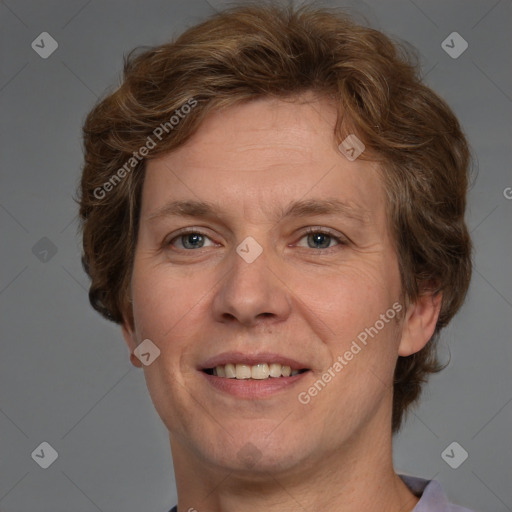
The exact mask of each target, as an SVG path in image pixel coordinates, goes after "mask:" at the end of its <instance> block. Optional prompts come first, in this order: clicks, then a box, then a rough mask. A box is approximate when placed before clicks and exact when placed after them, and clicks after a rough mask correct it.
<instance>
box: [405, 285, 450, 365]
mask: <svg viewBox="0 0 512 512" xmlns="http://www.w3.org/2000/svg"><path fill="white" fill-rule="evenodd" d="M441 299H442V292H437V293H434V292H426V293H424V294H423V295H420V296H419V297H418V298H417V299H416V301H415V302H414V303H411V304H409V306H408V308H407V311H406V313H405V318H404V323H403V327H402V338H401V340H400V345H399V347H398V355H400V356H403V357H405V356H410V355H411V354H415V353H416V352H419V351H420V350H421V349H422V348H423V347H424V346H425V345H426V344H427V343H428V341H429V340H430V338H432V335H433V334H434V330H435V328H436V323H437V319H438V318H439V312H440V311H441Z"/></svg>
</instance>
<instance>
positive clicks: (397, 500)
mask: <svg viewBox="0 0 512 512" xmlns="http://www.w3.org/2000/svg"><path fill="white" fill-rule="evenodd" d="M377 427H380V428H377V429H370V430H374V431H373V432H365V433H364V434H360V435H357V436H354V438H353V439H350V440H348V441H347V442H345V443H344V444H343V446H340V447H339V448H338V449H336V450H329V451H328V452H325V453H321V454H319V455H318V456H316V457H310V458H309V459H304V460H303V461H301V463H300V465H298V467H294V468H293V469H287V470H286V471H273V472H272V473H270V472H269V471H266V470H263V469H262V470H258V468H257V467H256V466H255V467H254V468H253V471H250V472H241V471H234V470H227V469H225V468H220V467H218V466H215V465H214V464H211V463H208V462H207V461H204V460H199V458H198V457H197V456H196V455H195V454H194V453H193V452H192V451H191V450H189V449H187V448H186V447H185V446H184V445H183V444H181V443H180V442H179V441H178V440H177V439H175V438H173V436H172V435H171V438H170V439H171V449H172V454H173V462H174V467H175V473H176V484H177V491H178V512H187V511H189V510H197V511H198V512H202V511H208V512H221V511H222V512H235V511H239V510H244V512H256V511H261V510H265V511H266V512H277V511H279V512H288V511H289V512H292V511H293V512H295V511H297V510H308V511H309V510H312V511H313V510H322V511H323V512H360V511H361V510H365V511H366V512H394V511H397V510H400V511H402V512H409V511H411V510H413V508H414V507H415V505H416V503H417V502H418V498H416V497H415V496H414V495H413V494H412V493H411V492H410V490H409V489H408V488H407V487H406V486H405V484H404V483H403V482H402V480H401V479H400V478H399V477H398V476H397V475H396V474H395V472H394V470H393V465H392V442H391V441H392V440H391V432H390V431H389V433H385V434H383V432H382V430H383V429H382V423H380V425H379V424H377ZM368 439H370V440H371V442H368Z"/></svg>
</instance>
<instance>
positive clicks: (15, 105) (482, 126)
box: [0, 0, 512, 512]
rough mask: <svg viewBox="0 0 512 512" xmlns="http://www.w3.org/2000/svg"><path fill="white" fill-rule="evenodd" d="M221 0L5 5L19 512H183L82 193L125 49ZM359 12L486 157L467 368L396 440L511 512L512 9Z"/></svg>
mask: <svg viewBox="0 0 512 512" xmlns="http://www.w3.org/2000/svg"><path fill="white" fill-rule="evenodd" d="M222 4H223V2H221V1H214V0H209V2H206V1H205V0H187V1H186V2H184V1H173V2H171V1H159V0H151V1H120V0H115V1H114V0H108V1H100V0H92V1H87V0H73V1H69V0H68V1H64V0H52V1H49V0H47V1H45V2H38V1H24V0H16V1H15V0H9V1H4V2H1V3H0V26H1V28H0V30H1V45H0V52H1V54H0V62H1V70H0V102H1V109H2V116H1V122H0V129H1V134H0V151H1V158H0V162H1V176H2V186H1V189H0V225H1V233H2V244H1V246H2V260H1V274H0V308H1V315H2V329H1V357H0V432H1V435H0V454H1V458H0V509H1V510H2V511H4V512H18V511H19V512H42V511H51V512H59V511H67V512H69V511H71V510H72V511H73V512H82V511H83V512H94V511H98V510H99V511H104V512H108V511H115V512H120V511H123V512H132V511H133V512H135V511H139V512H140V511H141V510H144V511H146V512H150V511H155V512H157V511H159V512H164V511H167V510H168V509H169V508H170V507H171V505H173V504H174V503H175V500H176V494H175V487H174V478H173V469H172V462H171V457H170V449H169V445H168V438H167V432H166V430H165V427H164V426H163V424H162V423H161V421H160V419H159V418H158V416H157V414H156V412H155V411H154V409H153V406H152V403H151V400H150V398H149V395H148V393H147V391H146V387H145V382H144V378H143V371H142V370H139V369H136V368H134V367H132V366H131V364H130V363H129V359H128V350H127V348H126V346H125V344H124V342H123V341H122V338H121V333H120V329H119V328H118V327H117V326H116V325H114V324H110V323H109V322H107V321H105V320H103V319H102V318H101V317H100V316H99V315H97V314H96V313H95V312H94V311H93V310H92V308H91V307H90V306H89V303H88V300H87V288H88V281H87V279H86V276H85V275H84V273H83V271H82V269H81V264H80V242H79V238H78V237H77V235H76V227H77V222H76V205H75V203H74V202H73V200H72V195H73V193H74V190H75V187H76V185H77V182H78V179H79V176H80V167H81V159H82V153H81V145H80V144H81V143H80V129H81V124H82V122H83V120H84V116H85V115H86V113H87V112H88V111H89V110H90V108H91V107H92V106H93V104H94V103H95V101H96V100H97V98H98V97H99V96H100V95H103V94H104V93H105V92H106V91H107V90H111V89H112V88H113V87H114V86H116V85H117V84H118V80H119V72H120V70H121V66H122V56H123V54H125V53H127V52H128V51H129V50H130V49H132V48H133V47H135V46H138V45H153V44H160V43H163V42H166V41H167V40H169V39H170V38H171V37H172V36H173V35H175V34H177V33H178V32H180V31H181V30H183V29H184V28H186V27H189V26H191V25H193V24H195V23H197V22H198V21H200V20H202V19H203V18H204V17H205V16H206V15H208V14H209V13H212V12H213V10H214V9H219V8H221V7H222ZM331 4H332V5H342V4H341V2H337V3H336V2H331ZM343 5H348V7H349V10H350V11H351V12H355V13H361V14H363V15H364V16H366V17H367V19H368V20H369V22H370V23H371V24H372V25H373V26H374V27H376V28H379V29H381V30H383V31H385V32H386V33H388V34H390V35H392V36H394V37H396V38H400V39H404V40H406V41H409V42H410V43H412V44H413V45H414V46H416V47H417V48H418V49H419V51H420V54H421V57H422V65H423V70H424V71H423V72H424V75H425V77H426V81H427V83H428V84H429V85H430V86H432V87H433V88H434V89H435V90H436V91H437V92H438V93H440V94H441V96H443V97H444V98H445V99H446V100H447V101H448V102H449V104H450V105H451V106H452V107H453V109H454V110H455V112H456V114H457V115H458V116H459V118H460V120H461V122H462V124H463V126H464V128H465V131H466V133H467V135H468V137H469V140H470V142H471V145H472V147H473V151H474V154H475V170H474V173H473V174H474V185H473V187H472V189H471V192H470V196H469V209H468V215H467V219H468V223H469V226H470V229H471V231H472V236H473V239H474V244H475V256H474V262H475V270H474V278H473V281H472V285H471V289H470V293H469V297H468V300H467V302H466V304H465V305H464V307H463V309H462V310H461V312H460V313H459V314H458V316H457V317H456V318H455V320H454V321H453V323H452V324H451V326H450V327H449V328H448V329H447V330H446V331H445V332H444V336H443V337H442V343H441V351H442V353H443V354H444V355H445V356H446V357H448V351H450V353H451V362H450V364H449V366H448V368H447V369H446V370H445V371H444V372H443V373H441V374H439V375H437V376H435V377H434V378H432V379H431V382H430V384H429V386H428V388H426V390H425V393H424V396H423V400H422V403H421V405H420V406H419V407H418V408H417V409H416V410H415V411H414V413H413V414H411V415H410V417H409V420H408V422H407V424H406V426H405V427H404V429H403V431H402V432H401V433H400V434H399V435H398V436H397V438H396V441H395V463H396V468H397V470H398V471H399V472H404V473H408V474H413V475H418V476H423V477H427V478H433V477H435V478H436V479H437V480H439V481H440V482H441V483H442V485H443V487H444V489H445V490H446V492H447V494H448V495H449V497H450V498H451V499H452V500H454V501H457V502H460V503H462V504H465V505H467V506H470V507H471V508H474V509H476V510H479V511H482V512H505V511H507V510H508V511H512V490H511V487H512V486H511V482H512V470H511V468H512V456H511V455H512V443H511V435H510V432H511V424H512V422H511V419H512V403H511V402H512V381H511V371H510V367H511V363H512V357H511V354H512V345H511V343H510V339H511V332H512V322H511V319H512V292H511V289H512V287H511V272H510V269H509V267H508V263H509V262H510V254H511V248H512V247H511V239H512V236H511V230H510V225H511V223H510V221H511V212H512V200H509V199H507V197H506V195H507V190H510V189H507V187H512V176H511V173H510V162H511V149H510V146H511V144H510V143H511V131H512V130H511V119H512V117H511V114H512V75H511V70H512V62H511V60H512V59H511V52H510V49H511V35H510V34H511V27H512V2H511V1H510V0H501V1H496V0H490V1H478V0H472V1H461V0H460V1H453V0H452V1H449V0H448V1H444V0H435V1H428V2H427V1H421V0H415V1H412V0H410V1H409V0H394V1H385V2H382V1H381V2H378V1H377V0H372V1H368V2H352V3H344V4H343ZM453 31H457V32H458V33H459V34H460V35H461V36H462V37H463V38H464V39H465V40H466V41H467V42H468V44H469V47H468V49H467V50H466V51H465V52H464V53H463V54H462V55H461V56H460V57H458V58H457V59H453V58H452V57H450V56H449V55H448V54H447V53H446V52H445V51H444V50H443V48H442V46H441V43H442V41H443V40H445V38H446V37H447V36H448V35H449V34H450V33H451V32H453ZM42 32H49V33H50V34H51V36H52V37H53V38H54V39H55V40H56V41H57V42H58V45H59V46H58V49H57V50H56V51H55V52H54V53H53V54H52V55H51V56H50V57H48V58H47V59H43V58H41V57H40V56H39V55H38V54H37V53H36V52H35V51H34V50H33V49H32V47H31V43H32V41H34V40H35V39H36V38H37V37H38V36H39V34H41V33H42ZM508 197H511V194H509V195H508ZM41 239H43V240H41ZM45 251H46V252H45ZM55 251H56V252H55ZM54 253H55V254H54ZM43 441H46V442H48V443H49V444H50V445H51V446H52V447H53V448H54V449H55V450H57V452H58V454H59V456H58V458H57V460H56V461H55V462H54V463H53V464H52V465H51V466H50V467H49V468H48V469H42V468H41V467H39V465H37V464H36V462H35V461H34V460H33V459H32V457H31V454H32V452H33V451H34V450H35V449H36V447H38V446H39V444H40V443H41V442H43ZM453 441H457V442H458V443H459V444H460V445H461V446H462V447H463V448H464V449H465V450H466V451H467V452H468V454H469V457H468V459H467V460H466V461H465V462H464V463H463V464H462V465H460V467H458V468H457V469H452V468H451V467H449V466H448V465H447V463H446V462H445V461H444V460H443V459H442V457H441V453H442V452H443V450H444V449H445V448H446V447H447V446H448V445H449V444H450V443H452V442H453ZM455 457H459V454H458V453H455Z"/></svg>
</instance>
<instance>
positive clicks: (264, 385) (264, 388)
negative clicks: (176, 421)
mask: <svg viewBox="0 0 512 512" xmlns="http://www.w3.org/2000/svg"><path fill="white" fill-rule="evenodd" d="M201 373H202V374H203V376H204V377H205V378H206V380H207V382H208V383H209V384H210V385H211V386H213V387H214V388H216V389H218V390H220V391H223V392H224V393H228V394H230V395H234V396H236V397H238V398H247V399H256V398H266V397H269V396H272V395H274V394H276V393H278V392H280V391H283V390H285V389H287V388H289V387H291V386H293V385H294V384H296V383H297V382H299V381H300V380H302V379H303V378H304V377H305V376H306V375H307V374H308V373H309V371H306V372H303V373H299V374H297V375H294V376H293V377H276V378H274V377H269V378H268V379H261V380H257V379H227V378H224V377H216V376H215V375H209V374H208V373H205V372H201Z"/></svg>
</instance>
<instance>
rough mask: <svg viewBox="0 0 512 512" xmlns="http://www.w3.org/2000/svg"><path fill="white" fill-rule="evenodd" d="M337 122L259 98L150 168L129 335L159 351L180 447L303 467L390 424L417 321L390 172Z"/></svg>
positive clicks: (195, 454) (165, 399) (204, 460)
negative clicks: (410, 305)
mask: <svg viewBox="0 0 512 512" xmlns="http://www.w3.org/2000/svg"><path fill="white" fill-rule="evenodd" d="M335 120H336V113H335V110H334V107H333V106H332V105H330V104H329V103H328V102H327V101H326V100H321V99H316V100H313V99H311V102H310V103H304V102H293V103H292V102H281V101H277V100H270V99H264V100H257V101H253V102H251V103H249V104H246V105H243V106H235V107H230V108H228V109H226V110H225V111H223V112H217V113H214V114H212V115H210V117H208V118H207V120H206V121H204V122H203V124H202V125H201V127H200V129H199V131H198V132H197V133H196V134H195V135H194V137H193V138H192V139H190V140H189V142H188V143H187V144H186V145H184V146H182V147H180V148H179V149H178V150H176V151H174V152H172V153H171V154H167V155H165V156H163V157H159V158H157V159H153V160H150V161H149V162H148V164H147V171H146V177H145V183H144V187H143V193H142V207H141V216H140V228H139V233H138V242H137V247H136V252H135V259H134V267H133V274H132V282H131V295H132V301H133V317H134V329H133V330H132V329H131V328H128V327H127V326H126V325H125V327H124V328H123V331H124V336H125V339H126V341H127V343H128V345H129V347H130V349H131V350H132V351H133V350H134V349H135V348H136V346H137V344H139V343H140V342H141V341H142V340H145V339H150V340H151V341H152V342H153V343H154V344H155V345H156V346H157V347H158V349H159V350H160V355H159V356H158V357H157V358H156V359H155V360H154V362H152V363H151V364H150V365H149V366H144V372H145V376H146V381H147V385H148V388H149V392H150V394H151V397H152V400H153V402H154V404H155V407H156V409H157V411H158V413H159V415H160V417H161V418H162V420H163V421H164V423H165V425H166V426H167V428H168V429H169V432H170V436H171V444H172V446H173V454H174V451H177V452H178V451H180V452H181V453H183V454H184V453H186V454H187V456H189V457H190V458H192V459H195V460H198V461H201V464H203V465H207V466H209V467H212V468H220V467H221V468H225V469H228V470H236V471H244V470H251V471H257V470H261V471H292V470H293V468H297V467H299V466H300V467H303V468H304V467H310V466H312V465H314V464H316V463H317V462H318V461H321V460H325V459H326V457H327V456H331V455H332V454H336V453H341V451H346V450H347V449H349V447H354V446H360V445H361V444H362V443H364V442H366V441H367V440H368V439H370V438H374V435H375V432H378V431H382V430H383V429H384V430H387V429H388V428H389V418H390V412H391V397H392V395H391V393H392V386H391V383H392V379H393V370H394V367H395V364H396V359H397V356H398V354H399V353H405V352H406V351H407V350H409V349H410V346H411V343H412V344H414V342H411V337H410V336H409V335H408V334H407V333H409V331H410V329H409V330H408V328H406V327H404V322H407V321H408V320H409V313H408V310H406V309H405V307H403V308H402V304H401V302H400V301H401V299H400V297H401V286H400V278H399V269H398V263H397V257H396V254H395V252H394V250H393V244H392V239H391V234H390V231H389V229H388V226H387V222H386V213H385V199H384V198H385V194H384V189H383V185H382V182H381V179H380V176H379V169H378V167H377V165H376V164H375V163H371V162H369V161H363V160H361V159H360V158H359V159H356V160H355V161H349V160H348V159H347V158H346V157H345V156H344V155H343V154H342V153H341V152H340V150H339V149H338V148H337V144H336V140H335V137H334V133H333V127H334V125H335ZM177 202H181V207H178V206H177V204H178V203H177ZM185 202H186V203H185ZM308 230H309V231H308ZM400 309H402V312H401V313H400V314H399V310H400ZM399 317H400V319H399ZM412 317H413V318H414V315H412ZM365 333H366V336H365ZM404 333H405V334H404ZM413 338H414V337H413ZM424 338H426V339H428V338H427V336H424ZM426 339H425V340H423V339H422V342H423V341H426ZM407 340H408V341H407ZM407 343H409V345H407ZM408 347H409V348H408ZM402 355H404V354H402ZM336 363H337V364H336ZM269 374H270V375H271V376H268V375H269ZM234 376H235V378H233V377H234ZM247 377H250V378H247ZM319 381H320V382H319Z"/></svg>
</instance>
